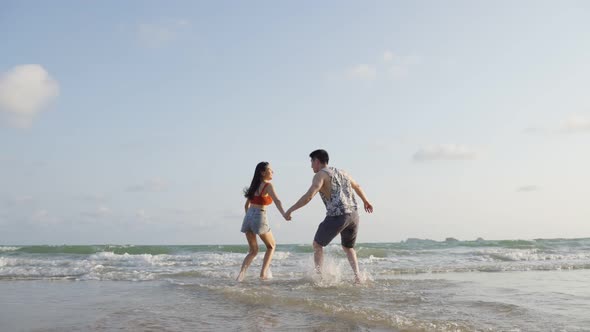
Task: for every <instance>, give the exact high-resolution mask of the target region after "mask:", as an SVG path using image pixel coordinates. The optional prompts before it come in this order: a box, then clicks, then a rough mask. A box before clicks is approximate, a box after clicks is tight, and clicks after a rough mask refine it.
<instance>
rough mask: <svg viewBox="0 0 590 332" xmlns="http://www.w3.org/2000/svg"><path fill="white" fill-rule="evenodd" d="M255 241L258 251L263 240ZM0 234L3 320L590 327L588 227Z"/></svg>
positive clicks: (185, 325)
mask: <svg viewBox="0 0 590 332" xmlns="http://www.w3.org/2000/svg"><path fill="white" fill-rule="evenodd" d="M262 251H263V250H262ZM246 252H247V246H246V245H202V246H200V245H196V246H195V245H192V246H190V245H187V246H166V245H161V246H132V245H127V246H123V245H94V246H42V245H40V246H0V299H1V300H0V330H2V331H115V330H126V331H127V330H128V331H188V330H191V331H193V330H199V331H220V330H223V331H228V330H229V331H237V330H254V331H276V330H309V331H342V330H344V331H590V287H589V286H590V239H536V240H502V241H486V240H481V239H480V240H478V241H456V240H454V239H448V240H447V241H443V242H437V241H430V240H420V239H408V240H406V241H403V242H399V243H363V244H358V245H357V253H358V257H359V262H360V267H361V271H362V275H363V279H364V282H363V284H361V285H354V284H353V282H352V281H353V275H352V272H351V270H350V267H349V265H348V262H347V260H346V257H345V255H344V253H343V252H342V250H341V249H340V247H339V246H338V245H330V246H328V247H327V248H326V269H325V270H326V273H325V274H324V276H323V278H321V279H320V278H319V277H318V276H317V275H315V274H314V273H313V258H312V256H313V250H312V248H311V246H310V245H297V244H294V245H278V247H277V251H276V252H275V255H274V259H273V262H272V265H271V272H272V279H271V280H269V281H260V280H258V278H257V276H258V274H259V269H260V266H261V261H262V257H263V252H262V253H260V254H259V256H258V257H257V258H256V260H255V261H254V263H253V264H252V266H251V267H250V270H249V271H248V274H247V277H246V280H245V281H244V282H242V283H238V282H236V281H235V278H236V276H237V273H238V271H239V268H240V265H241V263H242V260H243V258H244V256H245V254H246Z"/></svg>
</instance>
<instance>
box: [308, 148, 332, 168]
mask: <svg viewBox="0 0 590 332" xmlns="http://www.w3.org/2000/svg"><path fill="white" fill-rule="evenodd" d="M309 156H310V157H311V159H317V160H319V161H320V162H321V163H322V164H327V163H328V161H330V157H329V156H328V151H326V150H322V149H319V150H315V151H314V152H312V153H310V154H309Z"/></svg>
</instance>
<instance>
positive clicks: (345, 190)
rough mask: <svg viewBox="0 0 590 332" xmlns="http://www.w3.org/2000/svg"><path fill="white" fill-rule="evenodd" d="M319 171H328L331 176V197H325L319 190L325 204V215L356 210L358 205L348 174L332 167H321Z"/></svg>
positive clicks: (335, 214) (339, 214)
mask: <svg viewBox="0 0 590 332" xmlns="http://www.w3.org/2000/svg"><path fill="white" fill-rule="evenodd" d="M320 172H326V173H328V174H329V175H330V178H331V184H330V185H331V197H326V196H325V195H324V194H323V193H322V192H320V196H321V197H322V201H324V204H325V205H326V215H327V216H331V217H332V216H341V215H343V214H347V213H353V212H356V211H357V210H358V206H357V204H356V199H355V197H354V193H353V191H352V185H351V183H350V179H349V178H348V176H346V175H345V174H344V172H342V171H341V170H339V169H336V168H334V167H326V168H323V169H321V170H320Z"/></svg>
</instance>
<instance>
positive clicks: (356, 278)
mask: <svg viewBox="0 0 590 332" xmlns="http://www.w3.org/2000/svg"><path fill="white" fill-rule="evenodd" d="M362 283H363V280H362V279H361V278H360V277H359V276H354V284H355V285H360V284H362Z"/></svg>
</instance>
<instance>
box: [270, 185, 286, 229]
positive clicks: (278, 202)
mask: <svg viewBox="0 0 590 332" xmlns="http://www.w3.org/2000/svg"><path fill="white" fill-rule="evenodd" d="M266 192H267V193H268V194H269V195H270V197H271V198H272V200H273V201H274V202H275V205H276V206H277V209H278V210H279V212H280V213H281V215H282V216H283V218H285V219H286V220H291V218H287V216H285V210H283V204H282V203H281V200H280V199H279V197H278V196H277V193H276V192H275V187H274V186H273V185H272V183H269V184H268V186H267V187H266Z"/></svg>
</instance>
